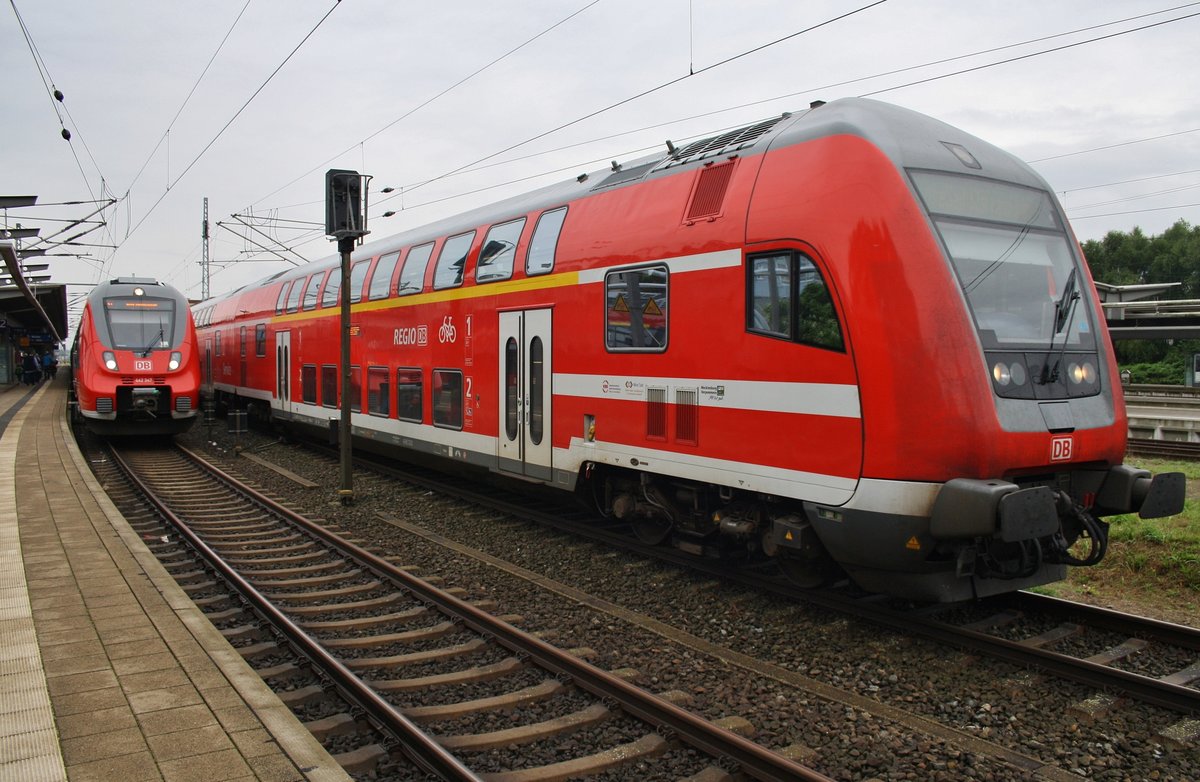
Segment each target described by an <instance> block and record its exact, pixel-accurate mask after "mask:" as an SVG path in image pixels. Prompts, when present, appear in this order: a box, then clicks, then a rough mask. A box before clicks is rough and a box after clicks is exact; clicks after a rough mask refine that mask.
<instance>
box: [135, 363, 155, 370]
mask: <svg viewBox="0 0 1200 782" xmlns="http://www.w3.org/2000/svg"><path fill="white" fill-rule="evenodd" d="M133 369H134V371H135V372H149V371H151V370H152V369H154V364H152V363H151V362H149V361H134V362H133Z"/></svg>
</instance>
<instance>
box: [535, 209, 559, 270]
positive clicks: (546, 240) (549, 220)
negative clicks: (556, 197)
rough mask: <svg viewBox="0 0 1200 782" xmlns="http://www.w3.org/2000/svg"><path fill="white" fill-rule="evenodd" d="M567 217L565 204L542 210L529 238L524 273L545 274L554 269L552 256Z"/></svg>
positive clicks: (556, 248)
mask: <svg viewBox="0 0 1200 782" xmlns="http://www.w3.org/2000/svg"><path fill="white" fill-rule="evenodd" d="M566 217H567V208H566V207H565V206H562V207H559V208H558V209H551V210H550V211H548V212H543V213H542V216H541V217H539V218H538V221H537V225H536V226H535V227H534V229H533V238H531V239H530V240H529V254H528V255H527V256H526V257H525V273H526V274H528V275H534V274H546V273H548V272H551V271H553V270H554V256H555V255H556V254H557V252H558V235H559V234H560V233H561V232H562V227H563V220H565V219H566Z"/></svg>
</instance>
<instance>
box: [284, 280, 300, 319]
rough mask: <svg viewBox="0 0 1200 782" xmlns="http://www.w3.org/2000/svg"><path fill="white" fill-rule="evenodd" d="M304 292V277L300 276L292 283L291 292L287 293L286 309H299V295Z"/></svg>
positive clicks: (292, 310)
mask: <svg viewBox="0 0 1200 782" xmlns="http://www.w3.org/2000/svg"><path fill="white" fill-rule="evenodd" d="M303 292H304V279H303V278H301V279H299V280H296V281H295V282H294V283H292V292H291V293H289V294H288V298H287V311H288V312H299V311H300V295H301V294H302V293H303Z"/></svg>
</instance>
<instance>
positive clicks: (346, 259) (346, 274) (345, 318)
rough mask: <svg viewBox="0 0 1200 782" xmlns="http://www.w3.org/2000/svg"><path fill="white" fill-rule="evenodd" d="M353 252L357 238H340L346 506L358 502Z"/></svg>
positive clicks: (340, 430) (342, 451)
mask: <svg viewBox="0 0 1200 782" xmlns="http://www.w3.org/2000/svg"><path fill="white" fill-rule="evenodd" d="M353 249H354V238H353V237H349V238H345V239H338V252H339V253H341V254H342V288H341V290H342V313H341V315H342V419H341V421H340V422H339V426H338V446H339V449H340V451H339V452H340V455H341V466H342V483H341V487H340V488H339V489H338V496H339V497H340V498H341V501H342V504H343V505H351V504H353V502H354V477H353V471H352V470H351V464H350V459H351V455H350V253H351V251H352V250H353Z"/></svg>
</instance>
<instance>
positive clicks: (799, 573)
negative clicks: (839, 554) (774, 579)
mask: <svg viewBox="0 0 1200 782" xmlns="http://www.w3.org/2000/svg"><path fill="white" fill-rule="evenodd" d="M775 560H776V561H777V562H778V563H779V569H780V571H781V572H782V573H783V575H784V576H786V577H787V580H788V581H790V582H792V583H793V584H795V585H796V586H798V587H800V588H801V589H816V588H817V587H820V586H824V585H825V584H827V583H829V582H830V581H831V580H832V579H833V575H834V571H835V570H836V566H835V565H834V564H833V563H832V562H831V561H829V559H828V558H827V557H823V556H815V557H813V556H809V555H807V554H806V553H804V552H800V551H793V550H790V549H784V550H781V551H780V552H779V554H778V555H777V556H776V557H775Z"/></svg>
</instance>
